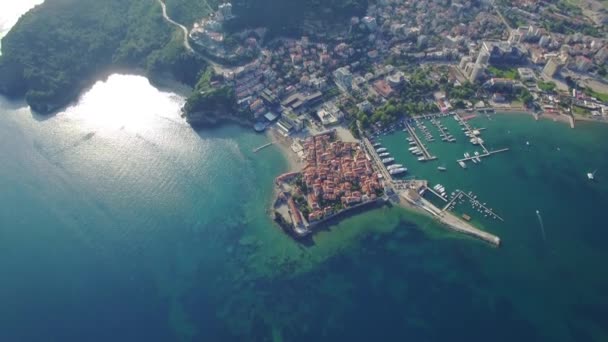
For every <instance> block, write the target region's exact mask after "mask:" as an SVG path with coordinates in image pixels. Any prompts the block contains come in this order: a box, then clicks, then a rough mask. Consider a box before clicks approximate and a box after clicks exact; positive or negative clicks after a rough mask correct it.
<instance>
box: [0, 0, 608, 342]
mask: <svg viewBox="0 0 608 342" xmlns="http://www.w3.org/2000/svg"><path fill="white" fill-rule="evenodd" d="M2 6H4V4H3V5H2ZM182 103H183V98H182V97H180V96H177V95H175V94H172V93H169V92H165V91H159V90H157V89H155V88H153V87H152V86H150V85H149V83H148V82H147V81H146V80H145V79H144V78H141V77H137V76H124V75H115V76H112V77H111V78H110V79H109V80H108V81H107V82H100V83H98V84H97V85H96V86H95V87H93V89H91V90H90V91H88V92H87V94H85V95H84V96H83V98H82V99H81V100H80V102H79V103H78V104H76V105H75V106H73V107H70V108H68V109H66V110H65V111H64V112H62V113H59V114H57V115H55V116H52V117H38V116H36V115H32V114H31V113H30V111H29V110H28V109H27V108H25V107H24V106H23V104H22V103H15V102H10V101H7V100H5V99H0V161H1V162H0V275H1V278H0V279H1V283H0V284H1V285H0V302H1V303H2V305H1V306H0V341H19V342H21V341H109V340H111V341H174V340H176V341H311V340H318V341H338V340H340V341H341V340H352V341H369V340H384V341H446V340H452V341H488V340H490V341H606V340H607V339H608V337H607V335H608V331H607V327H608V321H607V320H606V317H608V294H607V292H606V289H607V288H608V276H606V273H605V272H604V269H605V266H604V264H603V262H604V260H606V259H607V257H608V252H606V248H605V246H604V243H605V242H606V238H607V235H608V233H607V232H606V227H607V224H606V222H605V220H604V217H603V215H602V214H603V209H604V208H606V207H607V205H608V154H607V153H606V148H605V146H606V142H607V141H608V127H606V126H601V125H595V124H580V125H579V126H578V127H577V128H576V129H575V130H571V129H570V128H568V127H567V126H565V125H562V124H558V123H553V122H550V121H541V122H535V121H534V120H532V119H531V118H530V117H527V116H518V115H495V116H492V118H491V120H490V119H488V118H483V117H482V118H478V119H475V120H473V121H472V122H473V123H474V124H475V125H477V126H479V127H486V128H487V131H486V132H484V134H483V136H484V139H485V140H486V142H487V145H488V146H489V147H493V148H502V147H509V148H511V151H509V152H506V153H504V154H499V155H496V156H493V157H491V158H490V159H488V160H484V161H483V163H482V164H480V165H473V164H469V168H468V169H467V170H462V169H461V168H460V167H459V166H458V164H456V162H455V161H454V160H455V159H456V158H457V157H460V156H461V155H462V154H463V153H464V152H466V151H468V152H473V151H474V149H473V146H472V145H471V144H469V143H466V142H465V140H464V136H463V135H462V134H460V132H459V131H457V130H456V128H457V126H456V125H455V121H454V120H453V119H451V118H449V119H446V120H445V122H446V124H447V125H449V126H450V128H451V130H452V133H454V135H455V137H456V138H457V139H458V140H459V142H458V143H457V144H454V145H449V144H444V143H442V142H440V141H438V142H436V143H434V144H430V145H429V147H430V148H431V150H432V151H433V152H434V153H435V154H436V155H438V156H439V157H440V159H439V160H438V161H436V162H433V163H428V164H422V163H418V162H417V161H415V160H414V159H413V158H412V157H411V156H409V155H408V153H407V152H405V151H406V150H407V144H406V141H405V136H404V135H403V134H402V133H397V134H394V135H391V136H386V137H383V138H382V140H383V143H384V144H385V145H386V146H387V147H388V148H389V150H390V151H391V153H392V154H393V155H395V156H396V157H397V159H398V160H399V161H400V162H401V163H403V164H406V165H407V167H408V168H409V169H410V174H409V175H410V176H412V175H413V176H417V177H420V178H427V179H429V180H430V181H431V182H432V183H437V182H439V183H442V184H444V185H445V186H446V187H447V188H448V190H450V191H452V190H453V189H456V188H459V189H463V190H466V191H473V192H475V193H476V194H477V195H478V196H479V197H480V198H481V199H482V201H484V202H487V203H488V204H489V205H490V206H491V207H492V208H494V209H495V210H496V211H497V213H499V214H500V215H501V216H502V217H504V218H505V222H504V223H499V222H496V221H489V220H485V219H484V218H483V217H478V216H475V217H474V220H475V222H476V223H477V224H479V225H480V226H483V227H484V229H487V230H488V231H491V232H493V233H495V234H497V235H499V236H500V237H501V238H502V241H503V246H502V247H501V248H498V249H497V248H493V247H490V246H488V245H487V244H485V243H483V242H480V241H477V240H474V239H471V238H468V237H463V236H461V235H458V234H454V233H451V232H449V231H446V230H444V229H442V228H441V227H440V226H437V225H436V224H435V223H434V222H432V221H431V220H429V219H427V218H425V217H421V216H418V215H416V214H413V213H410V212H407V211H405V210H403V209H399V208H388V207H384V208H381V209H378V210H373V211H369V212H366V213H364V214H362V215H358V216H356V217H352V218H350V219H347V220H344V221H342V222H340V223H339V224H338V226H334V227H330V229H329V230H328V231H324V232H321V233H319V234H318V235H316V236H315V239H314V245H313V246H302V245H299V244H297V243H295V242H293V241H292V240H291V239H290V238H288V237H287V236H286V235H285V234H283V233H282V232H281V231H280V230H279V229H278V228H277V227H275V226H274V225H273V224H272V222H271V221H270V219H269V218H268V215H267V213H266V211H265V210H266V208H268V207H269V204H270V203H271V201H272V182H273V179H274V177H275V176H276V175H277V174H279V173H281V172H283V171H285V169H286V163H285V161H284V159H283V157H282V156H281V155H280V153H279V152H278V150H276V149H275V148H274V147H272V148H268V149H265V150H263V151H261V152H259V153H257V154H254V153H253V152H252V149H253V148H255V147H257V146H260V145H262V144H264V143H266V142H267V138H266V137H265V136H263V135H256V134H254V133H252V132H251V131H250V130H245V129H241V128H237V127H234V126H228V127H223V128H219V129H214V130H205V131H200V132H195V131H193V130H192V129H191V128H190V127H189V126H188V125H187V124H186V123H185V122H184V120H183V119H181V118H180V117H179V107H180V106H181V104H182ZM450 120H451V121H452V122H450ZM526 141H529V142H530V145H529V146H527V145H526V144H525V142H526ZM558 148H559V150H558ZM439 165H444V166H446V167H447V168H448V171H447V172H445V173H440V172H439V171H437V170H436V167H437V166H439ZM594 169H598V172H597V182H589V181H588V180H587V179H586V176H585V174H586V172H588V171H592V170H594ZM458 210H461V211H463V212H467V213H469V214H472V212H471V211H470V209H468V208H466V207H459V208H458ZM536 210H539V211H540V213H541V216H542V220H543V225H544V230H545V238H543V235H542V232H541V230H540V223H539V221H538V218H537V216H536V213H535V211H536Z"/></svg>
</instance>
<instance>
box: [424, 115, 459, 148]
mask: <svg viewBox="0 0 608 342" xmlns="http://www.w3.org/2000/svg"><path fill="white" fill-rule="evenodd" d="M430 121H431V123H432V124H433V125H435V127H437V129H438V130H439V135H440V136H441V141H444V142H450V143H454V142H456V139H455V138H454V137H453V136H452V135H451V134H450V132H449V131H448V130H447V128H446V127H445V126H444V125H443V124H442V123H441V122H440V121H439V120H437V119H435V118H432V119H430Z"/></svg>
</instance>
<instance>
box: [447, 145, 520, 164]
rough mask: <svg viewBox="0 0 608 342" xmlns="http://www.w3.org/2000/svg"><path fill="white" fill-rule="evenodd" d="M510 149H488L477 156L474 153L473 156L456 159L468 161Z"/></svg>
mask: <svg viewBox="0 0 608 342" xmlns="http://www.w3.org/2000/svg"><path fill="white" fill-rule="evenodd" d="M480 145H481V144H480ZM484 149H485V147H484ZM508 150H509V148H501V149H500V150H495V151H488V150H485V151H486V152H485V153H483V154H480V155H478V156H476V155H472V156H470V157H468V158H462V159H458V160H456V161H457V162H466V161H469V160H473V159H477V158H479V159H481V158H485V157H489V156H491V155H493V154H496V153H500V152H506V151H508Z"/></svg>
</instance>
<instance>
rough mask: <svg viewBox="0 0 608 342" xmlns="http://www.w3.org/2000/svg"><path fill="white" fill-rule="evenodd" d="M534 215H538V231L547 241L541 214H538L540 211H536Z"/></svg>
mask: <svg viewBox="0 0 608 342" xmlns="http://www.w3.org/2000/svg"><path fill="white" fill-rule="evenodd" d="M536 216H537V217H538V223H539V224H540V231H541V233H542V234H543V240H544V241H547V236H546V235H545V225H544V224H543V218H542V216H540V211H538V210H537V211H536Z"/></svg>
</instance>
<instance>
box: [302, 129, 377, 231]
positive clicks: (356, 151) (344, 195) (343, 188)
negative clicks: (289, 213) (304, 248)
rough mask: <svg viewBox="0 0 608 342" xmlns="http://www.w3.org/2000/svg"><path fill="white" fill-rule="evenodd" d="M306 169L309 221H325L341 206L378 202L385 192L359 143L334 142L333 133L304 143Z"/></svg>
mask: <svg viewBox="0 0 608 342" xmlns="http://www.w3.org/2000/svg"><path fill="white" fill-rule="evenodd" d="M304 149H305V153H306V157H305V161H306V166H305V167H304V170H303V171H302V181H303V183H304V185H305V187H306V191H302V192H303V193H304V194H305V195H306V200H307V203H308V206H309V207H310V208H311V209H312V211H311V213H310V214H309V216H308V220H309V221H316V220H319V219H322V218H323V217H325V216H326V215H329V214H332V213H333V212H334V210H335V208H336V206H335V205H336V204H338V207H344V208H347V207H349V206H352V205H356V204H359V203H362V202H367V201H370V200H375V199H376V198H377V196H378V194H379V193H381V192H382V184H381V183H380V181H379V179H378V174H377V173H376V172H374V170H373V168H372V164H371V162H370V161H369V160H368V159H367V157H366V155H365V152H364V151H363V150H362V149H361V148H360V146H359V145H358V144H357V143H346V142H342V141H340V140H337V139H335V137H334V133H333V132H329V133H324V134H320V135H316V136H312V137H309V138H307V139H306V141H305V142H304Z"/></svg>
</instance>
